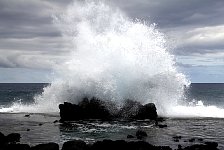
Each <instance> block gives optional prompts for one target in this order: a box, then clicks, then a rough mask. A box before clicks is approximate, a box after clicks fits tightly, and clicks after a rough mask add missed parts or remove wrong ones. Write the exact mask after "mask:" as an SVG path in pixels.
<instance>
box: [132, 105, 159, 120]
mask: <svg viewBox="0 0 224 150" xmlns="http://www.w3.org/2000/svg"><path fill="white" fill-rule="evenodd" d="M157 117H158V116H157V111H156V106H155V104H153V103H148V104H146V105H144V106H140V108H139V110H138V113H137V115H136V116H135V118H136V119H151V120H156V119H157Z"/></svg>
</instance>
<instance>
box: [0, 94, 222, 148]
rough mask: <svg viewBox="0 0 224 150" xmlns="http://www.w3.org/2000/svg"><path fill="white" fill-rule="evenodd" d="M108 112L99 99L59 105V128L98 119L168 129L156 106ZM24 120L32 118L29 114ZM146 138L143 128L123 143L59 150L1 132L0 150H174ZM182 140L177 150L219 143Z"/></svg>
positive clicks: (70, 144)
mask: <svg viewBox="0 0 224 150" xmlns="http://www.w3.org/2000/svg"><path fill="white" fill-rule="evenodd" d="M107 108H108V107H106V106H105V105H104V104H103V103H102V101H100V100H98V99H96V98H92V99H88V98H84V99H83V100H82V101H81V102H80V103H78V104H71V103H68V102H64V103H63V104H60V105H59V109H60V117H61V119H60V124H61V125H66V126H69V125H70V122H71V121H79V120H88V119H99V120H102V121H111V120H119V119H125V120H127V121H128V120H130V121H132V120H145V119H148V120H150V121H151V122H154V123H155V126H156V127H158V128H166V127H167V125H165V124H161V123H160V122H162V121H163V119H161V118H159V117H158V115H157V111H156V106H155V104H153V103H148V104H145V105H141V104H140V103H138V102H134V101H131V100H127V101H126V103H125V104H124V106H123V107H122V108H121V109H119V110H117V111H116V113H111V112H110V110H108V109H107ZM24 117H30V114H27V115H25V116H24ZM57 122H58V121H57V120H56V121H54V123H57ZM58 123H59V122H58ZM27 131H28V130H27ZM147 137H148V135H147V133H146V132H145V131H144V130H142V129H141V128H140V129H138V130H137V131H136V133H135V135H131V134H129V135H127V138H126V139H122V140H111V139H103V140H99V141H95V142H94V143H91V144H89V143H86V142H85V141H82V140H70V141H66V142H64V143H63V144H62V145H61V144H60V146H59V144H58V143H52V142H51V143H47V141H46V143H42V144H38V145H35V146H30V145H28V144H21V143H20V138H21V135H20V134H19V133H11V134H8V135H4V134H3V133H1V132H0V150H59V149H60V150H124V149H128V150H172V148H173V147H172V148H171V147H170V146H158V145H152V144H150V143H148V142H146V141H145V139H146V138H147ZM181 140H182V141H183V139H182V136H180V135H179V136H174V137H173V142H174V143H175V145H176V150H218V143H216V142H208V141H204V139H195V138H190V139H188V141H186V142H188V143H191V144H188V145H180V144H179V141H181ZM185 140H186V139H185ZM60 147H61V148H60Z"/></svg>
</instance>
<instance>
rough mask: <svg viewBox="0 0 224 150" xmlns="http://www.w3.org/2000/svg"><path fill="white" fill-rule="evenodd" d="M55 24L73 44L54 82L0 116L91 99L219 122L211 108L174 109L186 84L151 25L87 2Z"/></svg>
mask: <svg viewBox="0 0 224 150" xmlns="http://www.w3.org/2000/svg"><path fill="white" fill-rule="evenodd" d="M55 24H56V25H57V26H58V29H59V30H61V32H62V34H63V36H64V37H65V39H66V40H68V41H67V42H70V43H71V44H72V45H73V48H72V49H71V52H70V56H69V57H68V58H67V61H66V62H65V63H61V64H59V65H58V66H56V67H54V74H55V75H56V79H55V80H54V81H53V82H52V83H51V85H49V86H48V87H46V88H44V92H43V93H42V94H40V95H38V96H36V97H35V103H34V104H33V105H28V106H27V105H21V104H14V105H13V106H12V107H10V108H2V109H0V112H39V113H40V112H42V113H48V112H58V111H59V110H58V104H60V103H62V102H64V101H69V102H72V103H78V101H80V100H81V98H82V97H84V96H87V97H93V96H95V97H97V98H99V99H101V100H107V101H108V100H110V101H114V102H115V103H116V104H117V105H119V104H121V103H122V102H123V100H125V99H132V100H136V101H139V102H141V103H142V104H145V103H149V102H153V103H155V104H156V106H157V108H158V113H159V114H160V115H163V116H176V117H177V116H178V117H190V116H200V117H223V116H222V114H224V113H223V112H224V110H223V109H220V108H217V107H216V106H204V105H203V104H202V103H201V104H200V103H199V105H195V106H187V105H186V106H185V105H180V104H181V103H182V102H183V100H184V90H186V87H187V86H188V85H189V81H188V80H187V79H186V78H185V76H184V75H183V74H182V73H181V72H179V71H178V70H177V69H176V66H175V61H174V56H173V55H171V54H170V52H169V49H167V47H166V39H165V37H164V34H162V33H161V32H159V31H158V30H157V29H156V25H155V24H153V23H152V24H150V23H145V22H140V21H138V20H132V19H130V18H128V17H127V16H126V15H125V14H124V13H123V12H121V11H120V10H118V9H117V8H113V7H110V6H109V5H107V4H105V3H104V2H101V1H97V2H96V1H93V0H87V1H78V2H77V1H76V2H74V3H73V4H71V5H70V6H69V7H68V8H67V10H65V11H64V13H63V14H62V15H60V16H57V17H55Z"/></svg>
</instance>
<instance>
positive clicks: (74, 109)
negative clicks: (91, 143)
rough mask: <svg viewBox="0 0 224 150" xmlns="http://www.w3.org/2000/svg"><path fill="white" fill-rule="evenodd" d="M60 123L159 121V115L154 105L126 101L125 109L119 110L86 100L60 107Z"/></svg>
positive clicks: (96, 100) (93, 100) (101, 102)
mask: <svg viewBox="0 0 224 150" xmlns="http://www.w3.org/2000/svg"><path fill="white" fill-rule="evenodd" d="M59 109H60V117H61V120H60V121H62V122H63V121H77V120H86V119H101V120H107V121H108V120H116V119H130V120H144V119H150V120H157V118H158V115H157V111H156V106H155V104H154V103H148V104H146V105H142V104H140V103H139V102H135V101H132V100H126V101H125V103H124V105H123V107H122V108H120V109H119V110H118V109H117V108H116V107H114V106H113V105H112V104H110V106H108V104H105V102H103V101H101V100H99V99H96V98H92V99H88V98H84V99H83V100H82V101H81V102H79V103H78V104H72V103H69V102H64V104H60V105H59Z"/></svg>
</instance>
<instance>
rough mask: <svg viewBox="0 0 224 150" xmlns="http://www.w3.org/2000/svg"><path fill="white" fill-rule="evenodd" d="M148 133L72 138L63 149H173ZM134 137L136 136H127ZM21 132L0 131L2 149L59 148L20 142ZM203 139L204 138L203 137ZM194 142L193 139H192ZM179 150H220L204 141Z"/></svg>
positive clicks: (39, 149)
mask: <svg viewBox="0 0 224 150" xmlns="http://www.w3.org/2000/svg"><path fill="white" fill-rule="evenodd" d="M146 136H147V134H146V133H145V132H144V131H140V130H138V131H137V132H136V137H137V139H139V140H138V141H125V140H116V141H112V140H109V139H105V140H103V141H96V142H95V143H93V144H87V143H85V142H84V141H82V140H71V141H67V142H64V144H63V146H62V148H61V150H124V149H128V150H172V148H171V147H169V146H155V145H152V144H150V143H147V142H145V141H144V140H142V139H144V137H146ZM128 137H129V138H134V136H132V137H130V135H128V136H127V138H128ZM20 138H21V136H20V134H19V133H11V134H9V135H7V136H5V135H4V134H2V133H1V132H0V150H59V145H58V144H57V143H44V144H38V145H36V146H29V145H28V144H20ZM173 138H174V140H178V139H181V136H179V137H173ZM202 140H203V139H202ZM192 142H193V141H192ZM177 147H178V148H177V150H218V148H217V147H218V143H216V142H204V143H203V144H192V145H191V146H186V147H183V146H181V145H177Z"/></svg>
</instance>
